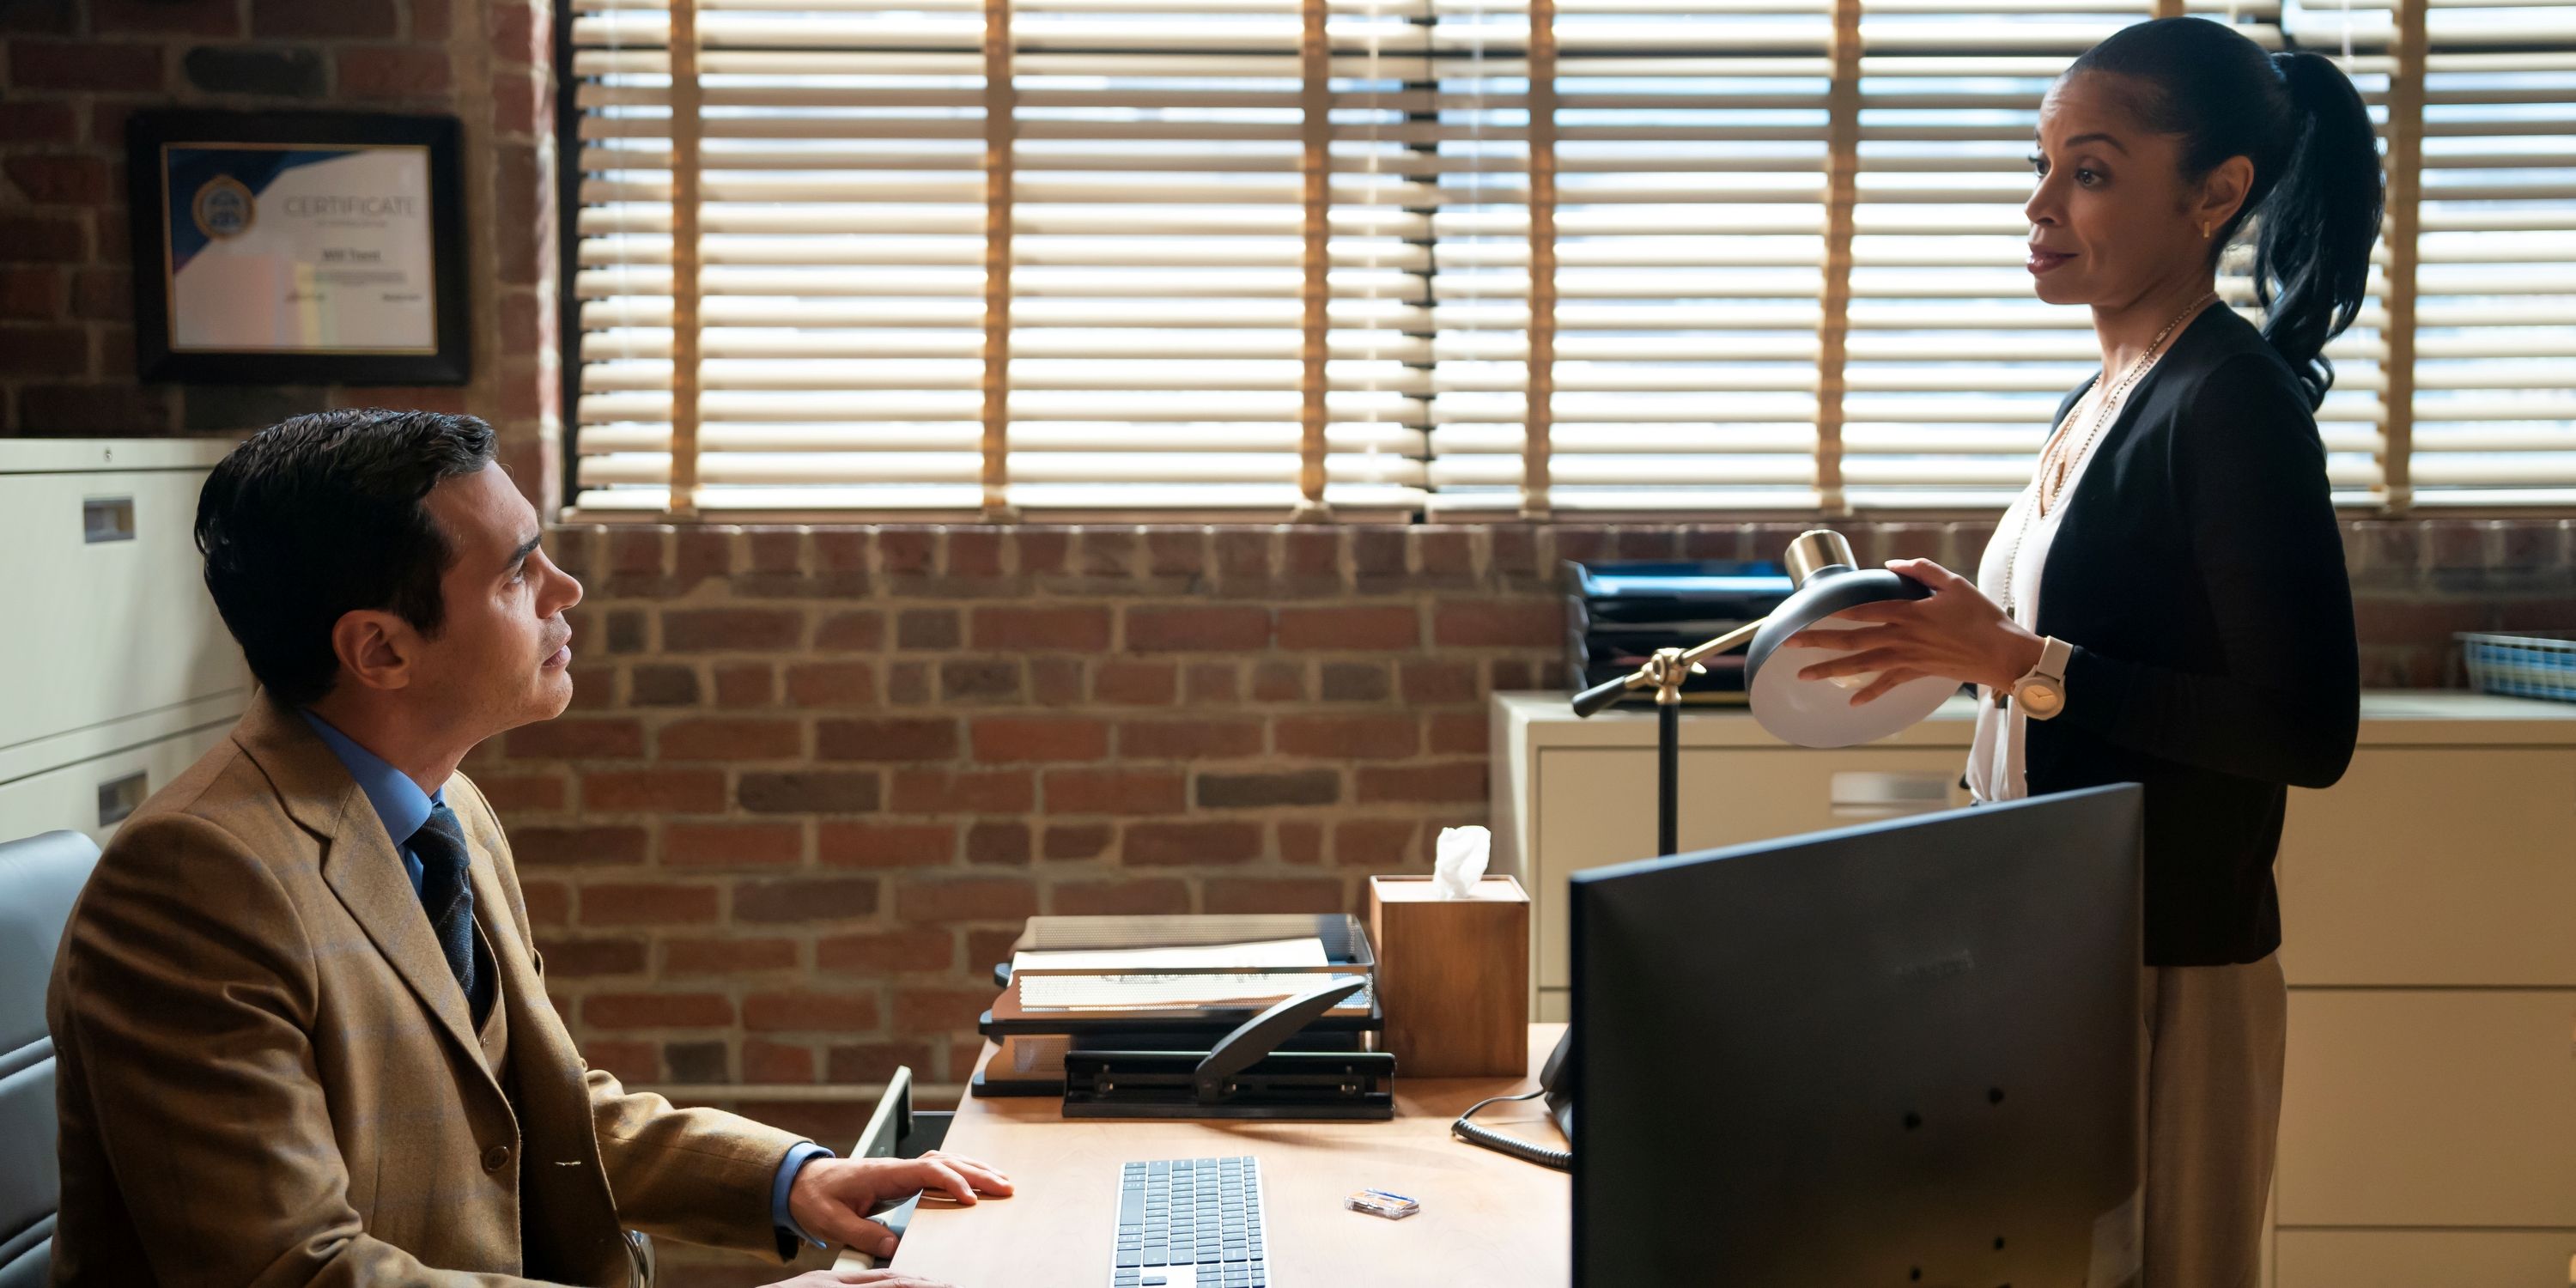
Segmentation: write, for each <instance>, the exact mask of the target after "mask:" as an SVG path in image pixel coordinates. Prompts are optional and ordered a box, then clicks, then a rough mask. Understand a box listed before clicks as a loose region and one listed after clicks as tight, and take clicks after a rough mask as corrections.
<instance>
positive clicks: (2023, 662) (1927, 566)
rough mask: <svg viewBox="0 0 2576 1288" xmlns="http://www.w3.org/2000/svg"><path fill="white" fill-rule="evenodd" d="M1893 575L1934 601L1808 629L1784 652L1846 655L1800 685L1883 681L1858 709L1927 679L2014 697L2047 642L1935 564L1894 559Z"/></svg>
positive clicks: (1895, 602) (1887, 607) (1815, 667)
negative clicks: (1845, 679)
mask: <svg viewBox="0 0 2576 1288" xmlns="http://www.w3.org/2000/svg"><path fill="white" fill-rule="evenodd" d="M1887 568H1888V571H1890V572H1893V573H1896V574H1898V575H1899V576H1903V577H1907V578H1911V579H1912V580H1914V581H1918V582H1921V583H1922V584H1924V585H1925V586H1928V587H1930V588H1931V590H1932V595H1931V597H1930V598H1928V599H1891V600H1886V601H1883V602H1880V603H1876V604H1863V605H1861V606H1860V607H1858V608H1850V609H1845V610H1843V611H1842V612H1840V613H1837V614H1835V615H1834V616H1833V617H1832V618H1831V619H1829V620H1831V621H1834V622H1837V623H1840V622H1861V623H1865V624H1864V625H1860V626H1855V627H1853V628H1851V629H1849V630H1838V629H1833V628H1826V629H1822V630H1819V629H1817V628H1816V627H1812V626H1811V627H1809V628H1807V629H1806V630H1803V631H1800V632H1798V633H1797V634H1795V635H1792V636H1790V637H1789V638H1788V639H1786V640H1784V641H1782V643H1781V647H1783V648H1813V649H1831V650H1835V651H1837V652H1841V651H1843V650H1850V651H1849V652H1845V653H1844V654H1843V656H1841V657H1836V658H1829V659H1827V660H1825V661H1822V662H1817V663H1814V664H1812V665H1809V666H1807V667H1804V668H1802V669H1800V670H1799V672H1798V678H1799V679H1801V680H1823V679H1830V678H1832V677H1834V676H1838V675H1866V674H1869V673H1870V672H1872V671H1875V672H1877V673H1878V678H1877V679H1876V680H1874V681H1872V682H1871V683H1870V684H1869V685H1868V686H1866V687H1864V688H1862V689H1861V690H1860V691H1859V692H1857V693H1854V694H1853V695H1852V699H1851V701H1852V705H1853V706H1859V705H1861V704H1862V703H1864V702H1874V701H1876V700H1877V699H1878V698H1879V696H1880V695H1881V694H1884V693H1886V692H1887V691H1888V690H1890V689H1893V688H1895V687H1896V686H1898V685H1900V684H1903V683H1905V682H1907V681H1908V680H1919V679H1922V678H1923V677H1925V676H1938V677H1940V678H1941V679H1945V680H1958V681H1961V682H1964V683H1968V684H1982V685H1985V686H1987V687H1988V688H1992V689H2009V688H2011V687H2012V685H2013V681H2015V680H2018V679H2020V678H2021V677H2023V676H2024V675H2027V674H2029V673H2030V669H2031V668H2032V667H2034V666H2037V665H2038V664H2039V654H2040V647H2041V643H2042V641H2041V640H2040V637H2039V636H2037V635H2034V634H2032V633H2030V632H2029V631H2027V630H2024V629H2022V627H2021V625H2020V624H2019V623H2017V622H2015V621H2013V620H2012V619H2011V618H2009V617H2006V616H2004V610H2003V609H2002V608H2000V607H1998V606H1997V605H1996V604H1995V602H1994V601H1993V600H1991V599H1988V598H1986V597H1985V595H1984V594H1983V593H1982V592H1980V591H1979V590H1978V589H1977V587H1976V585H1975V584H1974V583H1972V582H1970V581H1969V580H1968V579H1967V578H1965V577H1962V576H1960V575H1959V574H1957V573H1955V572H1952V571H1950V570H1949V569H1947V568H1944V567H1942V566H1941V565H1939V564H1937V563H1934V562H1932V561H1931V560H1929V559H1892V560H1889V561H1888V564H1887Z"/></svg>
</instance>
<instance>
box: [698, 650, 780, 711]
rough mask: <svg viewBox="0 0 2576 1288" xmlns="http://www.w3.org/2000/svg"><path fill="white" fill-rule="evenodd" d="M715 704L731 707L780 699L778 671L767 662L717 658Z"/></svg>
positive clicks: (760, 704) (739, 708) (729, 708)
mask: <svg viewBox="0 0 2576 1288" xmlns="http://www.w3.org/2000/svg"><path fill="white" fill-rule="evenodd" d="M713 669H714V671H715V676H716V705H717V706H719V707H722V708H724V709H726V710H728V711H738V710H741V709H742V708H745V707H765V706H768V705H769V704H771V703H773V702H776V701H777V700H778V672H777V668H775V667H772V666H771V665H770V664H768V663H767V662H718V663H716V664H715V667H714V668H713Z"/></svg>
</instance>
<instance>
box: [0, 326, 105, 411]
mask: <svg viewBox="0 0 2576 1288" xmlns="http://www.w3.org/2000/svg"><path fill="white" fill-rule="evenodd" d="M88 370H89V332H88V331H87V330H85V329H83V328H80V327H76V326H47V327H28V326H18V327H6V328H0V374H16V375H65V374H69V375H80V374H83V373H86V372H87V371H88ZM19 417H20V419H22V420H30V421H32V420H33V419H34V417H33V416H31V415H29V413H28V409H27V408H26V406H25V405H24V404H23V403H22V404H21V405H20V407H19Z"/></svg>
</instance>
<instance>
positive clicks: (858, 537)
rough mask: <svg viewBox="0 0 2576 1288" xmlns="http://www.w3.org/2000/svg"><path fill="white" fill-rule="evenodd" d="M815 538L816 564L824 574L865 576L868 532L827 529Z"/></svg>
mask: <svg viewBox="0 0 2576 1288" xmlns="http://www.w3.org/2000/svg"><path fill="white" fill-rule="evenodd" d="M813 536H814V564H815V566H816V567H817V568H818V569H820V570H822V571H824V572H833V573H849V574H865V573H866V572H867V571H868V547H869V544H870V543H869V540H868V536H869V534H868V532H867V531H866V530H865V529H862V528H826V529H822V530H820V531H817V532H815V533H814V534H813Z"/></svg>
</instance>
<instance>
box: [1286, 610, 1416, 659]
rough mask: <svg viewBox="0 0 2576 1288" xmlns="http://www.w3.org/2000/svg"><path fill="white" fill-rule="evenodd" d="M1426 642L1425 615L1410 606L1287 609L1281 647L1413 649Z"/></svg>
mask: <svg viewBox="0 0 2576 1288" xmlns="http://www.w3.org/2000/svg"><path fill="white" fill-rule="evenodd" d="M1421 643H1422V614H1421V612H1420V611H1419V610H1417V609H1415V608H1414V607H1413V606H1412V605H1410V604H1404V605H1392V604H1390V605H1383V606H1371V607H1364V608H1283V609H1280V610H1279V647H1281V648H1283V649H1324V650H1336V651H1343V652H1350V651H1358V650H1364V649H1409V648H1414V647H1417V646H1419V645H1420V644H1421Z"/></svg>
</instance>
